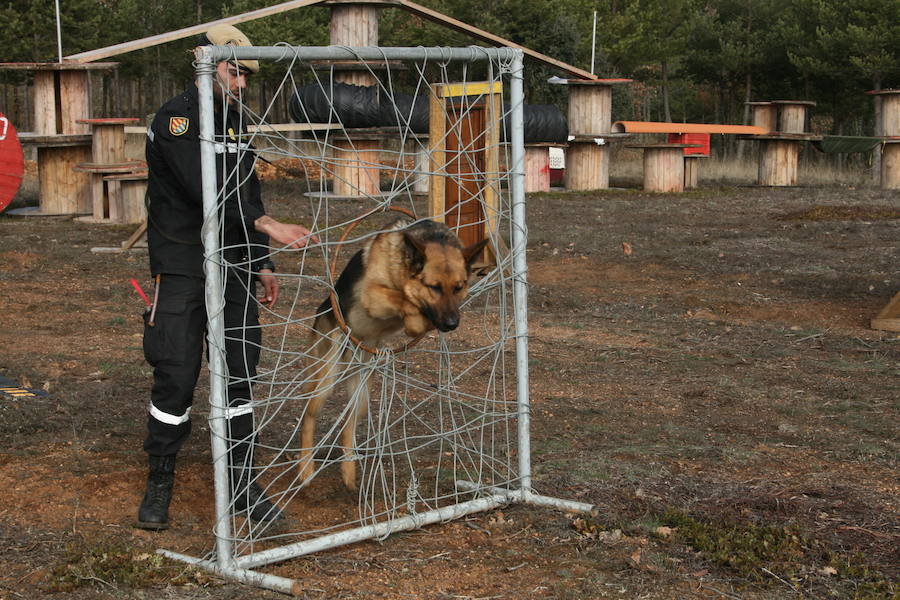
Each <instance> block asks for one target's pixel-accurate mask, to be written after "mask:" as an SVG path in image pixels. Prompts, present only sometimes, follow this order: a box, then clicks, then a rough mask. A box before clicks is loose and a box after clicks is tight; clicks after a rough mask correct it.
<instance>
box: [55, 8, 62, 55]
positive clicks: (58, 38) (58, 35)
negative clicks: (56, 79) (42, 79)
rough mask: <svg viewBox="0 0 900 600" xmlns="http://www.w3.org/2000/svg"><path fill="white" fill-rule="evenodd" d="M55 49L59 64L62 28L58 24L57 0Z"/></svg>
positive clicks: (57, 9) (57, 10)
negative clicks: (57, 52)
mask: <svg viewBox="0 0 900 600" xmlns="http://www.w3.org/2000/svg"><path fill="white" fill-rule="evenodd" d="M56 49H57V50H58V51H59V62H62V59H63V56H62V27H61V26H60V24H59V0H56Z"/></svg>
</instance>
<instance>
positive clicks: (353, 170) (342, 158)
mask: <svg viewBox="0 0 900 600" xmlns="http://www.w3.org/2000/svg"><path fill="white" fill-rule="evenodd" d="M316 5H322V6H328V7H330V9H331V25H330V41H331V43H332V44H333V45H344V46H357V47H364V46H377V45H378V11H379V10H380V9H382V8H390V7H395V8H400V9H402V10H405V11H407V12H409V13H411V14H413V15H415V16H417V17H421V18H423V19H427V20H429V21H432V22H434V23H437V24H439V25H442V26H444V27H447V28H449V29H453V30H455V31H459V32H461V33H464V34H466V35H469V36H471V37H473V38H475V39H477V40H481V41H483V42H487V43H488V44H492V45H497V46H505V47H510V48H516V49H519V50H522V52H523V53H524V54H525V55H526V56H527V57H529V58H531V59H534V60H537V61H538V62H540V63H543V64H545V65H548V66H551V67H554V68H556V69H559V70H560V71H562V72H564V73H565V74H567V75H569V76H571V77H574V78H575V79H571V80H568V81H567V82H568V83H571V84H580V83H589V84H592V85H596V86H599V87H598V88H595V89H594V90H592V91H586V90H579V91H575V90H576V88H575V87H573V88H572V90H573V96H574V99H570V114H571V113H573V112H574V113H576V114H578V115H582V116H583V118H582V117H577V118H576V119H575V122H576V123H578V124H579V129H577V130H576V131H575V139H574V141H573V145H572V149H571V154H572V158H570V159H569V161H568V163H569V167H568V169H567V173H568V175H569V176H568V178H567V182H568V181H571V182H572V184H571V186H567V187H569V189H602V188H607V187H609V152H608V149H607V148H606V147H602V146H598V144H599V143H600V142H602V143H603V144H605V143H606V142H607V141H608V140H609V139H612V138H614V137H616V136H614V135H611V134H610V133H609V122H610V119H611V91H610V89H609V86H610V85H612V84H615V83H626V82H629V81H631V80H629V79H615V80H601V79H598V78H597V77H596V76H595V75H594V74H593V73H590V72H588V71H585V70H583V69H579V68H577V67H575V66H573V65H569V64H566V63H564V62H562V61H558V60H556V59H554V58H551V57H549V56H547V55H544V54H541V53H539V52H535V51H534V50H531V49H529V48H526V47H524V46H521V45H519V44H516V43H515V42H513V41H511V40H508V39H504V38H502V37H500V36H497V35H494V34H492V33H490V32H488V31H485V30H483V29H479V28H477V27H473V26H471V25H468V24H466V23H464V22H462V21H459V20H457V19H454V18H452V17H448V16H447V15H444V14H442V13H440V12H437V11H435V10H432V9H430V8H427V7H425V6H422V5H420V4H416V3H415V2H411V1H410V0H291V1H288V2H283V3H281V4H276V5H274V6H269V7H266V8H261V9H258V10H254V11H250V12H247V13H244V14H241V15H237V16H234V17H227V18H224V19H218V20H216V21H211V22H209V23H204V24H200V25H194V26H191V27H187V28H184V29H180V30H177V31H171V32H168V33H164V34H159V35H154V36H150V37H147V38H143V39H140V40H134V41H131V42H126V43H122V44H116V45H114V46H109V47H107V48H100V49H97V50H92V51H89V52H82V53H79V54H73V55H71V56H68V57H66V58H67V59H68V60H71V61H74V62H78V63H88V62H91V61H95V60H101V59H104V58H109V57H111V56H116V55H118V54H123V53H125V52H131V51H133V50H139V49H143V48H148V47H151V46H154V45H157V44H162V43H166V42H171V41H175V40H178V39H183V38H187V37H191V36H195V35H198V34H200V33H202V32H203V31H205V30H206V29H208V28H209V27H211V26H212V25H218V24H231V25H236V24H239V23H243V22H247V21H252V20H254V19H259V18H262V17H267V16H271V15H276V14H280V13H283V12H286V11H289V10H294V9H297V8H303V7H309V6H316ZM332 66H334V67H335V71H334V73H335V80H336V81H341V82H343V83H349V84H351V85H362V86H366V85H373V84H374V81H373V78H372V75H371V73H370V72H369V70H368V69H369V67H371V66H372V65H362V64H360V63H341V64H334V65H332ZM597 102H600V103H601V105H602V106H604V107H605V108H603V112H601V113H596V112H595V108H596V103H597ZM582 124H583V127H582V126H581V125H582ZM348 133H350V135H348V136H347V139H345V140H342V141H341V142H340V143H339V144H338V149H337V151H336V158H337V159H338V162H339V163H340V164H341V165H345V166H346V168H342V169H341V172H340V173H337V174H336V178H335V184H334V188H335V189H334V194H335V195H339V196H342V197H345V196H349V197H359V196H367V195H374V194H377V193H379V191H380V190H379V189H378V188H379V185H378V182H379V179H380V165H379V164H378V162H377V161H374V162H373V161H372V160H371V159H372V157H373V155H374V148H375V146H376V145H377V142H376V141H375V140H373V139H372V131H371V130H370V131H368V132H361V137H357V135H356V134H355V133H354V132H353V131H350V132H348ZM423 160H424V159H423ZM532 164H537V163H534V162H532ZM419 187H421V186H419ZM415 191H417V192H419V191H421V190H420V189H419V190H415Z"/></svg>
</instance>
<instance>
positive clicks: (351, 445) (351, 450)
mask: <svg viewBox="0 0 900 600" xmlns="http://www.w3.org/2000/svg"><path fill="white" fill-rule="evenodd" d="M370 373H371V371H370V370H369V369H368V368H366V367H365V366H363V367H361V368H360V369H359V370H357V371H356V372H354V373H353V374H352V375H351V376H350V377H349V378H348V380H347V383H348V387H349V389H350V406H349V407H348V410H347V418H346V420H345V421H344V428H343V429H342V430H341V445H342V446H343V452H344V460H343V462H341V479H342V480H343V482H344V487H346V488H347V489H348V490H351V491H354V490H356V427H357V425H358V424H359V421H360V419H363V418H365V416H366V414H367V413H368V410H369V374H370Z"/></svg>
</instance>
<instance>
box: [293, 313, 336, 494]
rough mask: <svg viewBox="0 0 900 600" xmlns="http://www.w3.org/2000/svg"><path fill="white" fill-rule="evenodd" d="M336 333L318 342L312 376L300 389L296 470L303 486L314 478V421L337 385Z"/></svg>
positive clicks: (314, 351)
mask: <svg viewBox="0 0 900 600" xmlns="http://www.w3.org/2000/svg"><path fill="white" fill-rule="evenodd" d="M339 334H340V330H335V331H332V332H331V333H329V334H328V336H327V337H322V338H320V339H319V340H318V341H317V343H316V345H315V346H314V347H313V348H312V350H311V352H310V354H311V355H312V356H313V363H312V367H313V368H312V369H311V370H312V373H311V374H310V376H309V379H307V383H306V384H305V385H304V386H303V391H304V395H305V396H306V398H307V400H306V410H304V411H303V418H302V419H301V421H300V462H299V465H298V469H299V471H300V478H301V479H302V480H303V481H304V482H306V481H309V480H310V479H311V478H312V476H313V475H314V474H315V463H314V461H313V458H314V456H315V434H316V417H317V416H318V414H319V411H320V410H321V408H322V405H323V404H324V403H325V401H326V400H327V399H328V397H329V396H330V395H331V392H332V390H333V389H334V386H335V384H336V382H337V378H338V372H339V368H338V367H339V365H338V363H339V360H340V358H341V355H342V354H343V351H342V349H341V345H340V342H339V339H340V335H339Z"/></svg>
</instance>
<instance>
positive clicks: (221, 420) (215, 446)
mask: <svg viewBox="0 0 900 600" xmlns="http://www.w3.org/2000/svg"><path fill="white" fill-rule="evenodd" d="M197 59H198V60H197V87H198V89H199V92H200V93H199V96H200V177H201V179H200V181H201V183H202V185H203V229H202V231H201V235H202V238H203V250H204V253H205V260H204V263H203V265H204V270H205V272H206V315H207V317H206V318H207V345H208V348H209V429H210V437H211V443H212V455H213V475H214V476H215V494H216V525H215V535H216V562H217V563H218V565H219V567H220V568H225V569H228V568H232V567H233V565H234V557H233V556H232V547H231V521H230V519H229V511H228V505H229V497H230V490H229V487H230V486H229V483H228V456H227V454H228V445H227V442H226V437H227V431H226V429H227V428H226V426H225V407H226V405H227V400H226V386H225V377H226V368H225V323H224V319H223V311H224V308H225V289H224V285H223V278H222V271H221V268H220V267H219V263H220V261H219V210H218V196H219V189H218V184H217V182H216V181H217V180H216V151H215V145H214V141H213V137H214V135H215V114H214V112H215V110H214V108H213V102H214V99H213V76H214V75H215V69H216V64H215V62H213V60H212V59H211V58H210V56H209V53H208V51H207V50H206V48H200V49H198V51H197Z"/></svg>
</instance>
